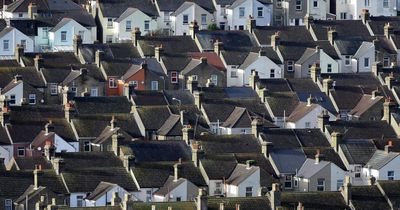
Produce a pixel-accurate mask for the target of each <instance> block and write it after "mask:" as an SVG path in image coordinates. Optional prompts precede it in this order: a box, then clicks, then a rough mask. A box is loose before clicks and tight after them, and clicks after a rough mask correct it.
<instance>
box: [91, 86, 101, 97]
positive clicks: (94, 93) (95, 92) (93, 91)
mask: <svg viewBox="0 0 400 210" xmlns="http://www.w3.org/2000/svg"><path fill="white" fill-rule="evenodd" d="M98 94H99V93H98V90H97V87H92V89H91V90H90V96H98Z"/></svg>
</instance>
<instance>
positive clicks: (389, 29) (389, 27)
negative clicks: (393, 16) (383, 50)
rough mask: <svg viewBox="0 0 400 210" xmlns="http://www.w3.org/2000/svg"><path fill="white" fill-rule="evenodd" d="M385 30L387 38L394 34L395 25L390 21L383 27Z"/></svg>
mask: <svg viewBox="0 0 400 210" xmlns="http://www.w3.org/2000/svg"><path fill="white" fill-rule="evenodd" d="M383 31H384V34H385V37H386V38H388V39H389V38H390V35H392V34H393V33H394V28H393V26H392V25H391V24H390V22H388V23H386V24H385V26H384V27H383Z"/></svg>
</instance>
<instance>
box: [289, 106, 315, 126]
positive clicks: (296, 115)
mask: <svg viewBox="0 0 400 210" xmlns="http://www.w3.org/2000/svg"><path fill="white" fill-rule="evenodd" d="M318 107H319V106H318V105H317V104H314V103H312V104H311V105H308V104H307V103H304V102H300V103H299V105H297V107H296V108H295V109H294V110H293V112H292V113H291V114H290V115H289V117H288V119H287V121H288V122H297V121H298V120H301V119H303V117H305V116H307V114H308V113H310V112H312V111H313V110H315V109H317V108H318Z"/></svg>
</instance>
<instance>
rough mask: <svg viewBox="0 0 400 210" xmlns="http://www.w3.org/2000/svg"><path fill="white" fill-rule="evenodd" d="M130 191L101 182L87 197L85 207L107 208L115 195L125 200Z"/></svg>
mask: <svg viewBox="0 0 400 210" xmlns="http://www.w3.org/2000/svg"><path fill="white" fill-rule="evenodd" d="M128 193H129V192H128V191H126V190H125V189H124V188H122V187H120V186H119V185H117V184H113V183H109V182H100V183H99V184H98V185H97V187H96V188H95V189H94V190H93V192H91V193H90V194H89V195H88V196H87V197H85V205H83V206H87V207H89V206H107V205H109V204H110V203H112V202H111V199H113V198H114V196H115V195H117V196H120V198H124V197H125V195H128Z"/></svg>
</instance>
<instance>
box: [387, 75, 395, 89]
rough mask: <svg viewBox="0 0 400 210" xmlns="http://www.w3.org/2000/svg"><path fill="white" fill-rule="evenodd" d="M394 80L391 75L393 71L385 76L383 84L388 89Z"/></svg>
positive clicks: (391, 86)
mask: <svg viewBox="0 0 400 210" xmlns="http://www.w3.org/2000/svg"><path fill="white" fill-rule="evenodd" d="M395 81H396V79H395V78H394V76H393V72H391V73H390V74H389V75H388V76H386V77H385V85H386V86H387V87H388V88H389V90H392V88H393V83H394V82H395Z"/></svg>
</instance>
